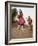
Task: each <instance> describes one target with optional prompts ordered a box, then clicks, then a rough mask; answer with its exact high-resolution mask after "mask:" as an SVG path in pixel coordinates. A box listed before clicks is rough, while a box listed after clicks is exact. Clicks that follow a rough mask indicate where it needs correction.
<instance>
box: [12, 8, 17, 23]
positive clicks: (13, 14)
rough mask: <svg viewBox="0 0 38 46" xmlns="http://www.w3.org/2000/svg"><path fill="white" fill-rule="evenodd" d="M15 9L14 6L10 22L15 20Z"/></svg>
mask: <svg viewBox="0 0 38 46" xmlns="http://www.w3.org/2000/svg"><path fill="white" fill-rule="evenodd" d="M16 11H17V9H16V8H14V9H13V10H12V23H13V22H15V21H14V17H15V16H16V13H17V12H16Z"/></svg>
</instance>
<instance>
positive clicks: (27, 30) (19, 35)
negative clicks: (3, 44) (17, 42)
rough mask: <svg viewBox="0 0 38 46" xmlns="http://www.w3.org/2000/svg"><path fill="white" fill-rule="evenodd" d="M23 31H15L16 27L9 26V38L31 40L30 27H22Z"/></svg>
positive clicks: (31, 31)
mask: <svg viewBox="0 0 38 46" xmlns="http://www.w3.org/2000/svg"><path fill="white" fill-rule="evenodd" d="M24 29H25V30H17V26H16V25H15V24H13V25H12V26H11V31H10V36H11V39H12V38H14V39H15V38H31V37H32V33H33V30H32V26H27V25H26V26H24Z"/></svg>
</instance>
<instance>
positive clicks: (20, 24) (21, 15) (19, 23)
mask: <svg viewBox="0 0 38 46" xmlns="http://www.w3.org/2000/svg"><path fill="white" fill-rule="evenodd" d="M24 23H25V20H24V18H23V13H22V11H21V9H20V15H18V20H17V24H18V27H17V29H19V28H22V30H23V26H24Z"/></svg>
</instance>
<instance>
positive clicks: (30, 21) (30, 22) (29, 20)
mask: <svg viewBox="0 0 38 46" xmlns="http://www.w3.org/2000/svg"><path fill="white" fill-rule="evenodd" d="M28 24H29V25H32V19H31V18H30V16H28Z"/></svg>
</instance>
